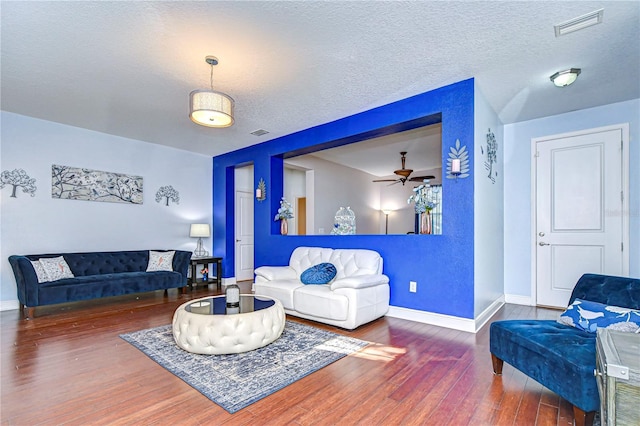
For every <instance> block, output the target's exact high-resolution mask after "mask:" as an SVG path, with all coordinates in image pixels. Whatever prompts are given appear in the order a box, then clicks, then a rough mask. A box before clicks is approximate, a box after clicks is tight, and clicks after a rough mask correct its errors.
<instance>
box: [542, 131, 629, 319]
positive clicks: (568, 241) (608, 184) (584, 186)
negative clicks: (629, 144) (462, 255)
mask: <svg viewBox="0 0 640 426" xmlns="http://www.w3.org/2000/svg"><path fill="white" fill-rule="evenodd" d="M534 142H535V150H536V153H535V156H536V157H537V161H536V170H535V173H536V180H535V182H536V206H535V212H536V229H535V234H536V235H535V239H534V241H535V244H536V245H535V248H536V280H537V283H536V288H537V291H536V302H537V304H538V305H544V306H553V307H566V306H567V303H568V302H569V297H570V296H571V291H572V290H573V287H574V286H575V284H576V282H577V280H578V278H580V276H581V275H582V274H584V273H588V272H590V273H602V274H610V275H623V271H624V268H623V263H624V262H623V246H622V242H623V219H622V214H621V212H622V211H624V210H623V202H622V196H623V176H622V175H623V171H622V170H623V169H622V164H623V163H622V129H620V128H618V129H611V128H609V129H607V130H600V131H598V130H594V131H593V132H592V133H583V134H575V135H569V136H567V135H564V136H562V135H560V136H558V137H550V138H548V139H538V140H535V141H534Z"/></svg>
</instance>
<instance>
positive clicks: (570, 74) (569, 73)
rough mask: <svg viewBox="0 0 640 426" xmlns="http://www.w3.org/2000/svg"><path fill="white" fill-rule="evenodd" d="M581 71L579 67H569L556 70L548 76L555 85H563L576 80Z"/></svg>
mask: <svg viewBox="0 0 640 426" xmlns="http://www.w3.org/2000/svg"><path fill="white" fill-rule="evenodd" d="M581 71H582V70H581V69H580V68H570V69H568V70H564V71H558V72H557V73H555V74H553V75H552V76H551V77H549V78H550V79H551V81H552V82H553V84H555V85H556V86H558V87H565V86H568V85H570V84H571V83H573V82H574V81H576V79H577V78H578V76H579V75H580V72H581Z"/></svg>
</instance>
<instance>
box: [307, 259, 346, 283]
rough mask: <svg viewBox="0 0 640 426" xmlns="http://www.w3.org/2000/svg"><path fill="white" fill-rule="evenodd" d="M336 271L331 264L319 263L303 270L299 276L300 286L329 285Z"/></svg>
mask: <svg viewBox="0 0 640 426" xmlns="http://www.w3.org/2000/svg"><path fill="white" fill-rule="evenodd" d="M337 273H338V271H337V270H336V267H335V266H333V264H331V263H319V264H318V265H314V266H312V267H310V268H309V269H307V270H305V271H304V272H303V273H302V274H301V275H300V281H302V284H329V283H330V282H331V280H332V279H334V278H335V277H336V274H337Z"/></svg>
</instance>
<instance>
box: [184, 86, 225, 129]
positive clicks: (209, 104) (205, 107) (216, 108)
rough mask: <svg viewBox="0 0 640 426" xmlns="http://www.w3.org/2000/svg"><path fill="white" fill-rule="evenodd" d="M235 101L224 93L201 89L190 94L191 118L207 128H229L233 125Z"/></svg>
mask: <svg viewBox="0 0 640 426" xmlns="http://www.w3.org/2000/svg"><path fill="white" fill-rule="evenodd" d="M233 106H234V101H233V99H232V98H231V97H230V96H228V95H225V94H224V93H220V92H215V91H213V90H207V89H199V90H194V91H193V92H191V93H190V94H189V117H190V118H191V120H192V121H193V122H194V123H196V124H200V125H202V126H207V127H229V126H231V125H232V124H233V121H234V119H233Z"/></svg>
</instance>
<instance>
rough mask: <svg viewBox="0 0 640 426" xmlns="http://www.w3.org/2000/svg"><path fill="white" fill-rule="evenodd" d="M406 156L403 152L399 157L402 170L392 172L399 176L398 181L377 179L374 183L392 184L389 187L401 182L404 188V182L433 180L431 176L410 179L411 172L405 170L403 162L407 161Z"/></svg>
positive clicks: (405, 152) (433, 177)
mask: <svg viewBox="0 0 640 426" xmlns="http://www.w3.org/2000/svg"><path fill="white" fill-rule="evenodd" d="M406 155H407V151H403V152H401V153H400V156H401V159H402V168H401V169H398V170H395V171H394V172H393V173H395V174H396V175H398V176H400V177H399V178H398V179H378V180H374V182H393V183H392V184H391V185H395V184H396V183H398V182H402V185H403V186H404V183H405V182H406V181H410V182H422V181H423V180H425V179H435V176H431V175H428V176H414V177H412V178H409V176H410V175H411V173H413V170H411V169H406V168H405V161H406V159H407V157H406Z"/></svg>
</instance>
